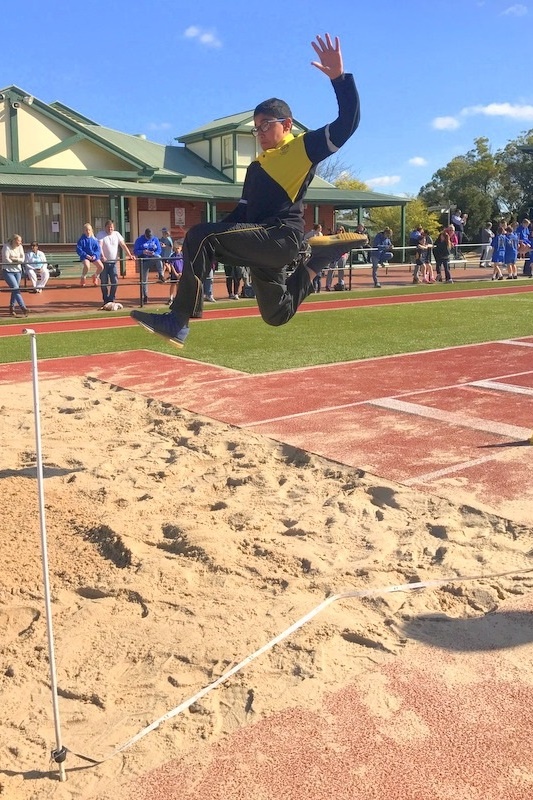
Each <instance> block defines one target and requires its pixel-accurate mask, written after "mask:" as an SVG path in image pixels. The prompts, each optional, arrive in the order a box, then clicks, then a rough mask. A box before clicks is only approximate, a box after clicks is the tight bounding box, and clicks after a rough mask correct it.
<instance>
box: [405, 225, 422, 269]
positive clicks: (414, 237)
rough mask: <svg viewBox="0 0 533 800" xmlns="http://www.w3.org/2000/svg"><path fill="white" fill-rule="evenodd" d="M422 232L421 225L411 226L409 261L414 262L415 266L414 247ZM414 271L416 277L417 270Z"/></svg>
mask: <svg viewBox="0 0 533 800" xmlns="http://www.w3.org/2000/svg"><path fill="white" fill-rule="evenodd" d="M423 232H424V228H423V227H422V225H417V227H416V228H413V230H412V231H411V233H410V234H409V261H410V262H411V264H415V266H416V247H417V245H418V241H419V239H420V237H421V236H422V233H423ZM415 271H416V270H415ZM416 272H417V277H418V271H416ZM413 277H414V275H413ZM414 283H416V281H414Z"/></svg>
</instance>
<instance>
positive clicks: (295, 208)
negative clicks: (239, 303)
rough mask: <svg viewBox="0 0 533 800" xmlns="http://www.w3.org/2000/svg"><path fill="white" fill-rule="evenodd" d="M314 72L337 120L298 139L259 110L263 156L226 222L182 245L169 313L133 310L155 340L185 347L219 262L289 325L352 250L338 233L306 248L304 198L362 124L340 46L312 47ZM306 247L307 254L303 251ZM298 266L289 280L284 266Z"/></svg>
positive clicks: (275, 102)
mask: <svg viewBox="0 0 533 800" xmlns="http://www.w3.org/2000/svg"><path fill="white" fill-rule="evenodd" d="M312 46H313V49H314V51H315V53H316V55H317V56H318V60H317V61H313V62H311V63H312V65H313V66H315V67H316V68H317V69H319V70H320V71H321V72H323V73H324V74H325V75H326V76H327V77H328V78H330V80H331V83H332V86H333V90H334V92H335V95H336V97H337V103H338V116H337V118H336V119H335V120H334V121H333V122H330V123H329V124H327V125H324V126H323V127H322V128H319V129H317V130H310V131H306V132H305V133H303V134H300V135H298V136H294V135H293V133H292V132H291V129H292V125H293V118H292V111H291V109H290V108H289V106H288V105H287V103H286V102H285V101H283V100H279V99H278V98H270V99H268V100H265V101H263V102H262V103H259V105H258V106H256V108H255V110H254V127H253V128H252V133H253V134H254V136H257V137H258V139H259V143H260V145H261V148H262V153H260V155H259V156H258V157H257V158H256V159H255V160H254V161H252V163H251V164H250V166H249V167H248V169H247V171H246V176H245V180H244V185H243V190H242V196H241V199H240V201H239V203H238V204H237V206H236V207H235V209H234V210H233V211H232V212H230V214H229V215H228V216H227V217H226V218H225V219H224V220H223V221H222V222H208V223H201V224H199V225H194V226H193V227H192V228H190V229H189V231H188V232H187V234H186V236H185V240H184V242H183V273H182V276H181V280H180V283H179V287H178V293H177V296H176V299H175V300H174V301H173V303H172V306H171V308H170V311H169V312H168V313H166V314H148V313H146V312H143V311H137V310H134V311H132V312H131V316H132V317H133V319H135V321H136V322H138V323H139V324H140V325H142V326H143V327H144V328H146V329H147V330H149V331H150V332H152V333H157V334H159V335H161V336H163V337H164V338H166V339H167V340H169V341H170V342H171V343H172V344H173V345H175V346H177V347H182V346H183V343H184V341H185V338H186V336H187V334H188V332H189V327H188V323H189V319H190V318H191V317H200V316H201V315H202V299H203V298H202V295H203V286H202V284H203V280H204V278H205V276H206V274H207V273H208V271H209V270H210V269H211V264H212V263H213V261H214V260H218V261H220V262H222V263H223V264H236V265H239V266H243V267H248V268H249V270H250V275H251V282H252V286H253V288H254V291H255V295H256V298H257V303H258V306H259V310H260V312H261V316H262V317H263V319H264V321H265V322H266V323H268V324H269V325H275V326H277V325H284V324H285V323H286V322H288V321H289V320H290V319H291V318H292V317H293V316H294V314H295V313H296V310H297V308H298V306H299V305H300V303H301V302H302V301H303V300H304V299H305V297H307V295H308V294H309V293H310V292H311V288H312V279H313V278H314V276H315V275H316V274H318V273H319V272H321V271H322V269H325V268H326V267H327V265H328V264H329V263H330V262H331V261H336V260H337V259H338V258H339V257H340V256H341V255H342V254H343V253H345V252H346V251H347V250H349V249H350V242H352V243H353V246H355V245H356V244H357V245H359V246H360V245H361V243H362V241H363V240H364V241H366V237H365V236H361V235H360V234H344V235H342V234H336V235H333V236H321V237H316V238H311V239H309V245H310V246H309V247H308V246H307V245H306V244H304V241H303V240H304V198H305V194H306V191H307V188H308V186H309V184H310V182H311V180H312V178H313V176H314V174H315V169H316V166H317V164H319V163H320V162H321V161H323V160H324V159H325V158H327V157H328V156H331V155H332V154H333V153H336V152H337V151H338V150H339V148H340V147H341V146H342V145H343V144H344V143H345V142H346V141H347V140H348V139H349V137H350V136H351V135H352V134H353V132H354V131H355V130H356V128H357V126H358V124H359V116H360V114H359V96H358V93H357V89H356V86H355V82H354V79H353V76H352V75H351V74H348V73H345V72H344V68H343V62H342V54H341V49H340V43H339V39H338V38H337V37H336V38H335V41H334V42H333V41H332V40H331V38H330V36H329V34H325V37H324V38H322V37H321V36H317V37H316V41H314V42H312ZM302 246H303V248H302ZM293 262H296V269H294V271H293V272H291V274H290V275H289V277H287V269H286V267H287V266H288V265H290V264H291V263H293Z"/></svg>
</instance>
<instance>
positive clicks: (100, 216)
mask: <svg viewBox="0 0 533 800" xmlns="http://www.w3.org/2000/svg"><path fill="white" fill-rule="evenodd" d="M108 219H109V197H91V225H92V226H93V230H94V232H95V234H96V233H98V231H101V230H103V228H104V225H105V223H106V220H108Z"/></svg>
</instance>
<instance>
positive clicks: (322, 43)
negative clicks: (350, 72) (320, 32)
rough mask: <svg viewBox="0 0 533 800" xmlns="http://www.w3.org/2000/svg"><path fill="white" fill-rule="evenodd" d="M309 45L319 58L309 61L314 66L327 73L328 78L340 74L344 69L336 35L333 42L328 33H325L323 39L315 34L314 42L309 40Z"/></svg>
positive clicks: (332, 78) (336, 76)
mask: <svg viewBox="0 0 533 800" xmlns="http://www.w3.org/2000/svg"><path fill="white" fill-rule="evenodd" d="M311 45H312V47H313V49H314V51H315V53H316V54H317V56H318V57H319V59H320V61H311V64H312V65H313V66H314V67H316V68H317V69H319V70H320V71H321V72H323V73H324V74H325V75H327V76H328V78H330V80H334V79H335V78H338V77H339V76H340V75H342V73H343V72H344V69H343V66H342V53H341V46H340V42H339V37H338V36H336V37H335V43H333V42H332V41H331V37H330V35H329V33H326V34H325V37H324V39H323V38H322V37H321V36H317V37H316V42H311Z"/></svg>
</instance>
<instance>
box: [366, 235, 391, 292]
mask: <svg viewBox="0 0 533 800" xmlns="http://www.w3.org/2000/svg"><path fill="white" fill-rule="evenodd" d="M391 237H392V229H391V228H383V230H382V231H380V232H379V233H376V235H375V236H374V241H373V242H372V250H371V251H370V260H371V262H372V280H373V281H374V286H375V288H376V289H381V283H380V282H379V281H378V267H379V266H380V264H381V265H383V264H384V263H386V262H387V261H390V259H391V258H392V239H391Z"/></svg>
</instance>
